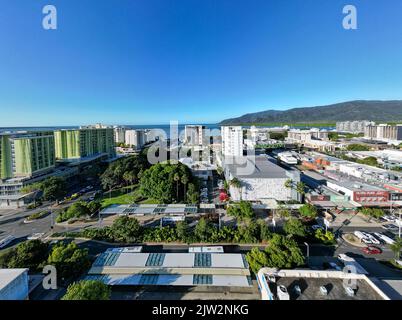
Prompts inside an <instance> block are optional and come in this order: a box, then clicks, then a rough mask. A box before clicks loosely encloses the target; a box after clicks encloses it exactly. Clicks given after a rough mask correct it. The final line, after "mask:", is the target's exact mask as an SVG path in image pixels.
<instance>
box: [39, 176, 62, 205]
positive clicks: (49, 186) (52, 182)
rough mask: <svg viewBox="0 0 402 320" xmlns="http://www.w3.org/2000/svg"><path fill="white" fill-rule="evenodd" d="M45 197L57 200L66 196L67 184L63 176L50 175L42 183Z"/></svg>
mask: <svg viewBox="0 0 402 320" xmlns="http://www.w3.org/2000/svg"><path fill="white" fill-rule="evenodd" d="M41 190H42V191H43V199H45V200H49V201H57V200H60V199H62V198H63V197H65V196H66V193H67V192H66V190H67V185H66V182H65V180H64V179H63V178H60V177H50V178H47V179H46V180H45V181H43V182H42V184H41Z"/></svg>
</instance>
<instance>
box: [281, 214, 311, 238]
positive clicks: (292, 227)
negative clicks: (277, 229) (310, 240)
mask: <svg viewBox="0 0 402 320" xmlns="http://www.w3.org/2000/svg"><path fill="white" fill-rule="evenodd" d="M283 230H284V231H285V232H286V233H287V234H288V235H291V236H298V237H305V236H306V234H307V232H306V227H305V226H304V224H303V223H302V222H301V221H300V220H299V219H296V218H290V219H289V220H288V221H286V222H285V224H284V226H283Z"/></svg>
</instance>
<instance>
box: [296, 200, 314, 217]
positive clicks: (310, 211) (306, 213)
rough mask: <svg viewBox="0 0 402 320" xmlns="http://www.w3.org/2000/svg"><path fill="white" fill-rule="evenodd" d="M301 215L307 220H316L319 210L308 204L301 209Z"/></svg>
mask: <svg viewBox="0 0 402 320" xmlns="http://www.w3.org/2000/svg"><path fill="white" fill-rule="evenodd" d="M299 212H300V215H301V216H302V217H303V218H306V219H314V218H316V217H317V215H318V212H317V208H316V207H315V206H313V205H312V204H310V203H306V204H304V205H303V206H301V207H300V209H299Z"/></svg>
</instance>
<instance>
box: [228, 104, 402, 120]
mask: <svg viewBox="0 0 402 320" xmlns="http://www.w3.org/2000/svg"><path fill="white" fill-rule="evenodd" d="M353 120H370V121H376V122H398V121H401V120H402V100H389V101H381V100H355V101H348V102H342V103H337V104H331V105H326V106H315V107H306V108H293V109H288V110H267V111H261V112H255V113H248V114H245V115H243V116H241V117H238V118H232V119H226V120H223V121H221V122H220V124H222V125H236V124H237V125H239V124H244V125H245V124H263V123H294V124H297V123H335V122H337V121H353Z"/></svg>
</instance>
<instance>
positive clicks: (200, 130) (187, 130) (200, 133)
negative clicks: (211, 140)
mask: <svg viewBox="0 0 402 320" xmlns="http://www.w3.org/2000/svg"><path fill="white" fill-rule="evenodd" d="M204 130H205V126H201V125H188V126H185V127H184V143H185V144H186V145H193V146H194V145H200V146H201V145H203V138H204Z"/></svg>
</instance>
